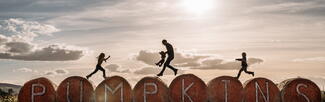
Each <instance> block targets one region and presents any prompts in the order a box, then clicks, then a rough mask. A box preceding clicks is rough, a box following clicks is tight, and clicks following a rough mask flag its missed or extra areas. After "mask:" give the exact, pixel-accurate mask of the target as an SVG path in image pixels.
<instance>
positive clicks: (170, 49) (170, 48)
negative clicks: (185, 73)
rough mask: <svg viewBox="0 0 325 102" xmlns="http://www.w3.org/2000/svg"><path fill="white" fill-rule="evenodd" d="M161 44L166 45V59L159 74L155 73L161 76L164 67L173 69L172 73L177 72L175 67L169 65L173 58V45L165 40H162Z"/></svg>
mask: <svg viewBox="0 0 325 102" xmlns="http://www.w3.org/2000/svg"><path fill="white" fill-rule="evenodd" d="M162 44H163V45H165V46H166V49H167V51H166V53H167V55H168V57H167V60H166V61H165V63H164V66H163V69H162V70H161V72H160V73H159V74H157V76H163V73H164V71H165V69H166V67H168V68H170V69H172V70H173V71H174V74H175V75H176V74H177V70H178V69H176V68H174V67H173V66H171V65H170V62H171V61H172V60H173V59H174V48H173V46H172V45H171V44H170V43H168V42H167V40H165V39H164V40H162Z"/></svg>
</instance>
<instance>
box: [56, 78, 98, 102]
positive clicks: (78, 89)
mask: <svg viewBox="0 0 325 102" xmlns="http://www.w3.org/2000/svg"><path fill="white" fill-rule="evenodd" d="M93 93H94V88H93V85H92V84H91V83H90V82H89V81H88V80H87V79H85V78H83V77H80V76H71V77H68V78H66V79H64V80H63V81H62V82H61V83H60V85H59V87H58V89H57V101H58V102H93V101H94V94H93Z"/></svg>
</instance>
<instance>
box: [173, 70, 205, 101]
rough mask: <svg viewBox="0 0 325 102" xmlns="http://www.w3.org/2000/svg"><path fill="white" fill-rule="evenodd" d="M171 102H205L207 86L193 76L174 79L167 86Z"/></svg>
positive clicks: (187, 75)
mask: <svg viewBox="0 0 325 102" xmlns="http://www.w3.org/2000/svg"><path fill="white" fill-rule="evenodd" d="M169 89H170V94H169V95H170V98H171V102H207V101H208V95H207V86H206V84H205V83H204V81H202V80H201V79H200V78H199V77H197V76H195V75H193V74H183V75H180V76H178V77H176V78H175V79H174V80H173V81H172V82H171V84H170V85H169Z"/></svg>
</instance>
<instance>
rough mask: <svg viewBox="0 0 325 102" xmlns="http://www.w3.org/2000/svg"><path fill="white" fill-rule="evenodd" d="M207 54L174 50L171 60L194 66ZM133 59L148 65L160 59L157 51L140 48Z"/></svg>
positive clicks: (182, 64)
mask: <svg viewBox="0 0 325 102" xmlns="http://www.w3.org/2000/svg"><path fill="white" fill-rule="evenodd" d="M207 57H209V56H206V55H194V54H186V53H181V52H178V51H176V52H175V59H174V60H173V64H175V65H177V66H179V67H187V66H195V65H198V63H197V62H198V61H199V60H201V59H204V58H207ZM135 59H136V60H138V61H141V62H143V63H145V64H148V65H155V63H157V62H158V61H159V60H160V55H159V52H155V51H147V50H141V51H140V52H139V53H138V55H136V56H135Z"/></svg>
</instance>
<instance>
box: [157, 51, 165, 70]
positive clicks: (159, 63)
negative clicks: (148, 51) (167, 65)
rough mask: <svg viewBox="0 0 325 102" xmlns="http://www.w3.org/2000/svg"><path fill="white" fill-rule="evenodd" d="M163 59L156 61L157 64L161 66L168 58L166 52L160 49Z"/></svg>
mask: <svg viewBox="0 0 325 102" xmlns="http://www.w3.org/2000/svg"><path fill="white" fill-rule="evenodd" d="M159 54H160V56H161V59H160V61H159V62H158V63H156V65H157V66H159V67H161V66H162V64H163V63H164V62H165V58H166V53H165V52H164V51H160V52H159Z"/></svg>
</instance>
